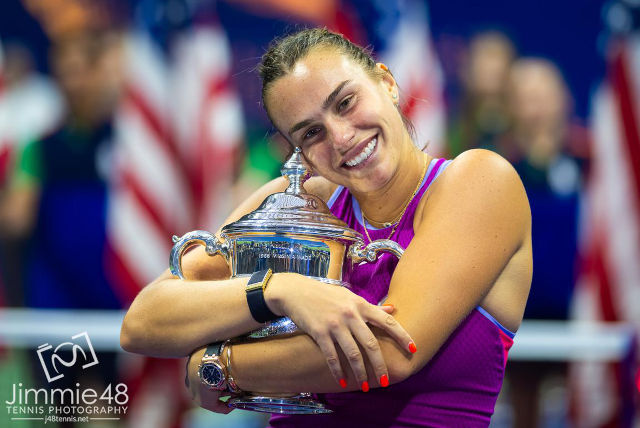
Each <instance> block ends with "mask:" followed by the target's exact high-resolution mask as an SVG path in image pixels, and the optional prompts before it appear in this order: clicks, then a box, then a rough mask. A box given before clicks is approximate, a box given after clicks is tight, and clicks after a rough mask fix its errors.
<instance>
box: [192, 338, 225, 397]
mask: <svg viewBox="0 0 640 428" xmlns="http://www.w3.org/2000/svg"><path fill="white" fill-rule="evenodd" d="M224 343H225V342H216V343H212V344H211V345H209V346H207V349H206V350H205V351H204V355H203V356H202V361H201V363H200V365H199V366H198V377H199V378H200V381H201V382H202V383H203V384H205V385H207V386H208V387H209V388H211V389H215V390H217V391H224V390H226V389H227V368H226V367H225V365H224V364H223V363H222V360H221V358H220V355H221V354H222V351H223V348H224Z"/></svg>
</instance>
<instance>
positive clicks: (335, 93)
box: [322, 80, 351, 110]
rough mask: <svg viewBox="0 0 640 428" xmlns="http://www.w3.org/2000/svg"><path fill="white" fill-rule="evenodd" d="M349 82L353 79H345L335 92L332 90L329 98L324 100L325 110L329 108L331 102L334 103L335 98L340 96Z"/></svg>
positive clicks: (323, 107)
mask: <svg viewBox="0 0 640 428" xmlns="http://www.w3.org/2000/svg"><path fill="white" fill-rule="evenodd" d="M349 82H351V80H345V81H343V82H342V83H340V84H339V85H338V86H336V88H335V89H334V90H333V92H331V93H330V94H329V96H328V97H327V99H326V100H324V102H323V103H322V109H323V110H326V109H328V108H329V106H330V105H331V103H333V100H335V98H336V97H337V96H338V94H339V93H340V91H341V90H342V88H344V87H345V85H347V84H348V83H349Z"/></svg>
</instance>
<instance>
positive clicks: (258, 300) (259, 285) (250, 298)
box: [246, 269, 280, 323]
mask: <svg viewBox="0 0 640 428" xmlns="http://www.w3.org/2000/svg"><path fill="white" fill-rule="evenodd" d="M270 278H271V269H267V270H261V271H258V272H255V273H254V274H253V275H251V278H250V279H249V282H248V283H247V288H246V291H247V304H248V305H249V310H250V311H251V316H252V317H253V319H255V320H256V321H258V322H262V323H265V322H267V321H271V320H274V319H276V318H280V317H279V316H278V315H276V314H274V313H273V312H271V309H269V307H268V306H267V302H266V301H265V300H264V289H265V288H266V287H267V283H268V282H269V279H270Z"/></svg>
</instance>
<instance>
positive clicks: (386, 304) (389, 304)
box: [382, 303, 395, 308]
mask: <svg viewBox="0 0 640 428" xmlns="http://www.w3.org/2000/svg"><path fill="white" fill-rule="evenodd" d="M382 306H390V307H392V308H394V307H395V306H393V305H392V304H391V303H385V304H383V305H382Z"/></svg>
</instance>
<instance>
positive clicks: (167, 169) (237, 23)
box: [0, 0, 640, 427]
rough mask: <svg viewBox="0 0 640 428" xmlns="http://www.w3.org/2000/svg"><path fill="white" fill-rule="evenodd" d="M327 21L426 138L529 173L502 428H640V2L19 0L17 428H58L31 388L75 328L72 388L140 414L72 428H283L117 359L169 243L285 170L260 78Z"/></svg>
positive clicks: (10, 291)
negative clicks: (79, 354)
mask: <svg viewBox="0 0 640 428" xmlns="http://www.w3.org/2000/svg"><path fill="white" fill-rule="evenodd" d="M316 25H320V26H327V27H329V28H330V29H333V30H335V31H338V32H341V33H343V34H344V35H346V36H347V37H349V38H350V39H351V40H353V41H355V42H357V43H359V44H361V45H363V46H368V47H370V48H372V49H373V51H374V53H375V56H376V58H377V59H378V60H379V61H382V62H385V63H386V64H387V65H388V66H389V68H390V69H391V71H392V72H393V74H394V76H395V77H396V80H397V81H398V83H399V85H400V90H401V97H400V98H401V100H402V106H401V107H402V109H403V111H404V112H405V114H406V115H407V116H408V117H409V118H410V119H411V120H412V121H413V122H414V125H415V126H416V128H417V139H418V141H417V142H416V143H417V144H419V145H421V146H422V145H426V146H427V151H429V152H430V153H431V154H433V155H436V156H445V157H455V156H456V155H458V154H459V153H461V152H462V151H464V150H467V149H471V148H478V147H480V148H486V149H489V150H494V151H496V152H498V153H500V154H502V155H503V156H504V157H506V158H507V159H508V160H509V161H510V162H511V163H512V164H513V165H514V167H515V168H516V170H517V171H518V173H519V174H520V176H521V178H522V180H523V182H524V185H525V187H526V190H527V194H528V196H529V200H530V204H531V210H532V216H533V246H534V247H533V248H534V276H533V284H532V291H531V295H530V298H529V302H528V306H527V310H526V314H525V318H526V320H525V322H524V324H523V327H522V328H521V330H520V331H519V332H518V335H517V336H516V345H515V346H514V348H513V349H512V351H511V354H510V359H509V362H508V364H507V377H506V380H505V384H504V388H503V391H502V394H501V396H500V399H499V401H498V404H497V405H496V414H495V416H494V418H493V420H492V426H494V427H572V426H575V427H631V426H636V427H638V426H640V422H639V421H640V419H639V416H638V402H639V401H638V396H639V390H640V373H639V372H638V364H637V362H638V360H637V353H636V351H637V349H636V348H637V340H636V332H638V331H639V330H640V1H638V0H617V1H604V0H566V1H561V2H559V1H552V0H538V1H519V2H513V1H507V0H485V1H483V2H472V1H462V0H449V1H446V2H444V1H429V2H427V1H419V0H323V1H315V2H314V1H303V0H262V1H259V0H218V1H214V0H137V1H123V0H120V1H117V0H4V1H3V2H2V5H1V6H0V307H1V310H0V397H2V399H3V400H4V402H3V405H4V406H5V407H7V411H6V412H5V411H4V410H5V409H3V411H2V412H1V414H2V416H0V426H2V427H5V426H6V427H13V426H23V427H24V426H34V427H35V426H41V425H42V424H43V423H44V421H43V420H42V417H43V416H42V415H25V414H12V413H11V410H10V409H9V406H8V404H9V403H10V401H11V400H12V398H11V397H12V388H13V387H14V386H13V385H16V384H17V383H21V384H22V385H24V386H25V387H32V388H39V387H45V386H46V385H47V384H48V383H47V379H45V376H44V374H43V369H42V367H41V361H40V360H39V358H38V356H37V353H36V348H38V346H39V345H40V344H44V343H49V342H51V343H54V344H55V343H60V342H62V341H63V340H64V339H65V338H66V339H69V337H70V336H71V335H73V334H76V333H79V332H81V331H87V332H88V335H89V336H90V337H91V339H92V343H93V345H94V348H96V351H97V356H98V359H99V361H100V362H99V364H98V365H97V366H95V367H92V368H90V369H87V370H82V369H79V368H78V369H77V370H73V372H69V373H67V375H66V377H65V378H64V379H62V380H61V381H60V382H59V383H56V384H55V385H56V387H60V388H62V387H73V385H75V384H76V383H80V384H81V385H82V386H83V387H85V386H87V385H93V386H95V388H96V389H98V390H102V389H104V388H105V386H108V385H114V386H115V385H116V384H118V383H124V384H125V385H127V387H128V402H127V406H128V408H127V411H126V413H125V414H117V415H111V416H113V417H112V418H110V419H109V418H108V416H109V415H106V416H105V415H102V416H103V419H102V420H98V419H95V420H94V419H92V420H90V421H89V422H81V423H76V424H75V426H100V427H102V426H104V427H120V426H123V427H124V426H132V427H146V426H149V427H261V426H264V425H265V418H264V417H263V416H261V415H258V414H253V413H247V412H242V411H234V412H232V413H231V414H230V415H227V416H220V415H214V414H211V413H209V412H207V411H204V410H200V409H193V408H192V406H191V404H190V402H189V400H188V398H187V397H186V391H184V387H183V386H182V382H183V375H184V367H183V362H182V361H174V360H159V359H152V358H142V357H138V356H134V355H129V354H126V353H124V352H122V351H121V350H120V349H119V346H118V333H119V322H120V320H121V318H122V310H124V309H126V308H127V306H128V305H129V304H130V302H131V301H132V299H133V297H134V296H135V295H136V293H137V292H138V291H139V290H140V288H141V287H143V286H144V285H145V284H146V283H148V282H149V281H151V280H152V279H154V278H155V277H156V276H157V275H158V274H159V273H161V272H162V271H163V270H164V269H166V268H167V259H168V254H169V250H170V247H171V241H170V237H171V236H172V235H173V234H177V235H181V234H183V233H185V232H187V231H190V230H193V229H206V230H212V231H214V230H216V229H217V228H218V227H219V225H220V224H221V221H222V220H223V219H224V218H225V217H226V215H227V214H228V213H229V212H230V210H231V209H232V207H234V206H235V205H237V204H238V203H239V201H241V200H243V198H245V197H246V196H247V195H248V194H250V193H251V192H252V191H254V190H255V189H257V188H258V187H259V186H260V185H261V184H263V183H264V182H266V181H268V180H269V179H271V178H273V177H276V176H278V175H279V167H280V165H281V162H282V161H283V157H284V155H285V153H286V148H283V147H282V146H281V145H280V144H279V143H278V141H276V140H275V139H273V138H272V137H273V136H274V132H273V131H274V130H273V129H272V127H271V125H270V123H269V121H268V119H267V117H266V115H265V113H264V111H263V109H262V106H261V102H260V81H259V77H258V75H257V72H256V65H257V64H258V62H259V60H260V56H261V55H262V53H263V52H264V51H265V50H266V48H267V46H268V44H269V41H270V40H271V39H272V38H273V37H275V36H278V35H282V34H285V33H287V32H292V31H294V30H296V29H298V28H302V27H305V26H316ZM212 310H213V309H212ZM74 359H75V354H74ZM65 385H66V386H65ZM5 403H6V404H5ZM94 416H95V415H94ZM27 417H32V419H33V420H29V419H27ZM18 419H20V420H18ZM51 425H52V426H55V425H56V424H55V423H51ZM58 425H59V426H74V424H73V423H70V422H61V423H58Z"/></svg>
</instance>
